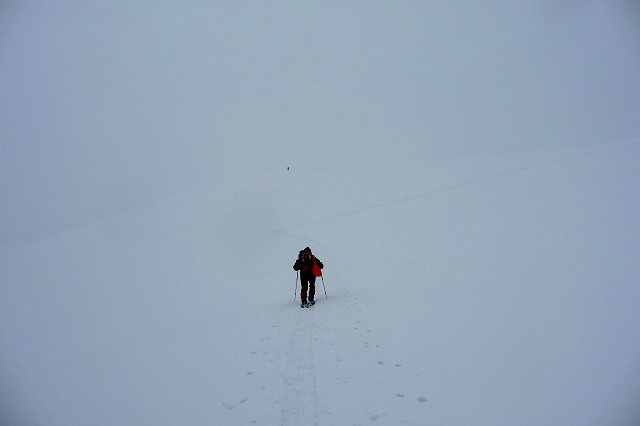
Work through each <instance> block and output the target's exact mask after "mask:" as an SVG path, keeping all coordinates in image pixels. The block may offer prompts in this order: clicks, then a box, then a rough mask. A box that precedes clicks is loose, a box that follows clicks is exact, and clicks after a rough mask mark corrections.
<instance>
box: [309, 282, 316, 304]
mask: <svg viewBox="0 0 640 426" xmlns="http://www.w3.org/2000/svg"><path fill="white" fill-rule="evenodd" d="M315 296H316V277H311V278H309V302H310V303H313V302H314V299H315Z"/></svg>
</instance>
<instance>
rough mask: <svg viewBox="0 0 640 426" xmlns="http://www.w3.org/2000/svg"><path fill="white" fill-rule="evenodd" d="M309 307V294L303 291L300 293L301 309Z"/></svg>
mask: <svg viewBox="0 0 640 426" xmlns="http://www.w3.org/2000/svg"><path fill="white" fill-rule="evenodd" d="M308 306H309V303H308V302H307V292H306V291H301V292H300V307H301V308H306V307H308Z"/></svg>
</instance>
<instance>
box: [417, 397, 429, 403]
mask: <svg viewBox="0 0 640 426" xmlns="http://www.w3.org/2000/svg"><path fill="white" fill-rule="evenodd" d="M418 401H420V402H427V401H429V400H428V399H427V397H425V396H419V397H418Z"/></svg>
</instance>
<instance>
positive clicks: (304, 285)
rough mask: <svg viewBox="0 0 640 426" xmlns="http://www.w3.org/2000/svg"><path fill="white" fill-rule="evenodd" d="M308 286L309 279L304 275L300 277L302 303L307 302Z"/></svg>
mask: <svg viewBox="0 0 640 426" xmlns="http://www.w3.org/2000/svg"><path fill="white" fill-rule="evenodd" d="M308 288H309V281H308V279H307V278H306V277H300V302H301V303H302V304H306V303H307V290H308Z"/></svg>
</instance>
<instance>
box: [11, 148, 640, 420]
mask: <svg viewBox="0 0 640 426" xmlns="http://www.w3.org/2000/svg"><path fill="white" fill-rule="evenodd" d="M638 159H640V144H638V142H635V143H634V144H632V145H627V146H618V147H615V146H614V147H612V146H604V147H583V148H575V149H570V150H554V151H545V152H536V153H532V152H530V153H521V154H513V155H505V156H481V157H469V158H450V159H440V160H437V161H436V160H434V161H431V162H429V161H426V162H425V161H421V162H419V161H414V162H406V163H403V164H386V165H378V166H370V167H360V168H356V169H333V170H317V171H315V172H312V173H306V174H304V175H302V174H300V173H298V172H297V171H296V170H295V167H292V170H291V171H287V170H286V168H285V167H283V168H282V169H280V170H275V171H273V172H272V173H270V174H266V175H260V176H245V177H244V178H243V179H233V180H227V181H225V180H219V181H216V182H211V183H209V184H206V185H202V186H201V187H199V188H196V189H193V190H190V191H187V192H184V193H182V194H179V195H176V196H174V197H171V198H167V199H163V200H160V201H157V202H155V203H150V204H147V205H144V206H142V207H139V208H136V209H134V210H131V211H128V212H125V213H121V214H117V215H113V216H111V217H108V218H106V219H104V220H100V221H96V222H93V223H90V224H87V225H86V226H83V227H79V228H76V229H71V230H69V231H67V232H63V233H60V234H58V235H54V236H51V237H49V238H44V239H41V240H39V241H35V242H26V243H21V244H13V245H11V246H8V247H5V248H4V249H3V255H2V258H1V259H2V260H1V264H0V265H1V269H2V276H3V281H4V282H5V283H8V284H9V285H6V284H5V285H3V287H2V301H3V309H2V311H1V313H0V317H1V321H0V322H1V323H2V324H3V326H2V328H1V335H0V339H1V341H2V352H1V353H2V365H3V366H4V367H3V369H2V374H3V383H4V384H3V387H4V389H3V390H2V395H3V404H4V407H3V413H4V414H3V415H4V416H5V419H8V422H5V424H12V421H14V422H15V424H20V422H23V423H24V424H47V425H69V424H93V425H113V424H149V425H151V424H153V425H176V424H190V425H191V424H193V425H196V424H202V425H205V424H229V425H232V424H238V425H240V424H264V425H275V424H282V425H300V424H318V425H323V424H324V425H337V424H345V425H347V424H348V425H351V424H354V425H366V424H372V423H376V424H389V425H395V424H413V425H417V424H531V425H534V424H635V422H636V421H637V420H638V419H640V413H639V412H638V406H639V405H638V403H639V402H640V386H639V383H640V369H639V368H638V360H640V340H639V339H638V338H637V336H638V332H639V331H640V311H639V310H638V309H637V307H638V306H639V304H640V287H639V286H638V285H637V283H638V280H637V277H638V276H639V273H640V266H639V264H638V262H637V253H638V249H640V231H639V230H638V227H637V226H636V216H637V212H638V210H639V208H640V197H639V196H638V191H637V188H638V184H639V183H640V168H638ZM310 186H311V187H312V188H313V190H310ZM221 194H223V195H224V196H221ZM305 245H310V246H311V247H312V249H314V252H315V254H316V255H317V256H318V257H319V258H320V259H321V260H322V261H323V262H324V264H325V271H324V284H325V287H326V293H327V298H325V295H324V291H323V287H322V282H321V281H319V282H318V284H319V286H318V303H317V304H316V306H315V307H313V308H310V309H300V308H299V307H298V304H297V303H294V286H295V285H296V275H295V272H294V271H293V269H292V268H291V266H292V265H293V262H294V260H295V257H296V255H297V251H298V250H299V249H301V248H303V247H304V246H305Z"/></svg>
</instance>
